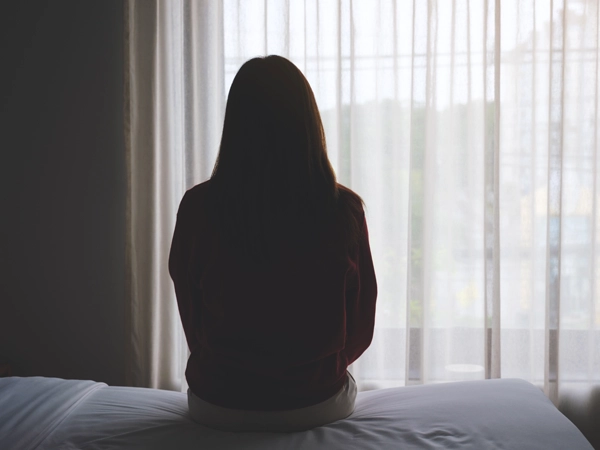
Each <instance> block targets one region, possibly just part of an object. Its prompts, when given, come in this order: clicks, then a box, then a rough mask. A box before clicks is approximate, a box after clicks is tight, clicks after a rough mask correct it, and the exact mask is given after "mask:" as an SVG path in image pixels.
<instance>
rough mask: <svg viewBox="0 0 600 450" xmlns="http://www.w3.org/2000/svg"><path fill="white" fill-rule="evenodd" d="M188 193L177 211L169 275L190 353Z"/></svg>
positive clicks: (192, 345)
mask: <svg viewBox="0 0 600 450" xmlns="http://www.w3.org/2000/svg"><path fill="white" fill-rule="evenodd" d="M188 194H189V191H188V192H186V194H185V195H184V196H183V199H182V200H181V203H180V204H179V210H178V211H177V222H176V224H175V231H174V233H173V240H172V242H171V251H170V253H169V274H170V275H171V279H172V280H173V284H174V285H175V295H176V297H177V305H178V307H179V316H180V317H181V323H182V325H183V331H184V332H185V338H186V340H187V344H188V348H189V349H190V352H192V351H194V348H195V347H196V346H197V345H198V341H197V339H196V336H195V333H194V329H195V324H194V322H193V320H194V309H193V297H194V295H193V286H192V283H190V279H189V266H190V264H191V260H190V259H191V255H192V248H193V234H192V230H193V227H192V220H193V217H192V215H191V214H190V213H191V211H190V205H188V204H187V203H188V202H189V195H188Z"/></svg>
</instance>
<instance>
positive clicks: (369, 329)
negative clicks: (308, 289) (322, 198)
mask: <svg viewBox="0 0 600 450" xmlns="http://www.w3.org/2000/svg"><path fill="white" fill-rule="evenodd" d="M376 300H377V280H376V278H375V269H374V267H373V260H372V258H371V248H370V246H369V231H368V228H367V221H366V219H365V218H364V215H363V223H362V229H361V238H360V244H359V247H358V257H357V274H356V277H355V278H354V279H353V280H352V283H351V286H348V287H347V289H346V348H345V353H346V356H347V357H348V364H352V363H353V362H354V361H356V360H357V359H358V357H359V356H360V355H362V354H363V353H364V351H365V350H366V349H367V348H368V347H369V345H371V341H372V340H373V330H374V328H375V303H376Z"/></svg>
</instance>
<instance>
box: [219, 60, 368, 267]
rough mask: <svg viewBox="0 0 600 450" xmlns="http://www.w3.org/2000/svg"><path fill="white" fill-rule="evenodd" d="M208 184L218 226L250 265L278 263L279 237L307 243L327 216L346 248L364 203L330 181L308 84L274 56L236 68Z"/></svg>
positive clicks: (353, 243) (357, 228)
mask: <svg viewBox="0 0 600 450" xmlns="http://www.w3.org/2000/svg"><path fill="white" fill-rule="evenodd" d="M209 186H210V192H211V195H210V196H209V198H211V199H212V202H210V205H211V206H212V208H213V213H214V215H215V216H216V218H217V220H218V224H219V227H218V229H219V231H220V232H221V234H222V235H223V236H224V237H225V239H226V240H227V241H228V242H230V243H232V244H233V246H234V247H235V248H237V249H239V250H240V251H241V252H242V254H243V255H245V256H246V257H248V258H249V259H250V260H251V261H253V262H255V263H256V264H259V265H262V264H270V263H274V262H276V261H275V259H274V255H275V254H276V251H275V246H276V245H277V239H279V238H281V237H285V238H287V239H289V240H291V241H293V242H295V243H297V244H299V247H298V248H303V249H307V248H309V247H310V243H311V242H315V239H314V237H315V236H316V234H315V233H318V232H319V230H320V229H322V228H323V227H325V226H327V225H328V224H331V223H333V222H336V223H339V224H340V227H341V230H339V233H340V235H341V236H343V239H344V241H345V244H346V247H347V248H348V249H350V248H352V247H354V246H356V245H357V242H358V239H359V233H360V224H359V223H358V220H360V219H359V215H360V211H361V210H362V207H363V205H364V202H363V200H362V198H360V196H358V195H357V194H356V193H354V192H353V191H351V190H350V189H348V188H345V187H343V186H341V185H339V184H338V183H337V182H336V176H335V172H334V170H333V168H332V167H331V164H330V162H329V159H328V158H327V148H326V144H325V133H324V130H323V124H322V122H321V115H320V114H319V109H318V107H317V103H316V101H315V97H314V94H313V91H312V89H311V87H310V85H309V84H308V81H307V80H306V78H305V77H304V75H302V72H300V70H299V69H298V68H297V67H296V66H295V65H294V64H293V63H292V62H290V61H289V60H287V59H285V58H282V57H280V56H276V55H271V56H267V57H264V58H253V59H251V60H249V61H247V62H246V63H244V65H242V67H241V68H240V70H239V71H238V73H237V74H236V76H235V78H234V80H233V83H232V85H231V89H230V91H229V97H228V99H227V106H226V110H225V121H224V124H223V134H222V137H221V146H220V150H219V155H218V157H217V161H216V163H215V166H214V169H213V171H212V176H211V180H210V183H209Z"/></svg>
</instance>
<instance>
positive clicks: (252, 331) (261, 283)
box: [169, 181, 377, 411]
mask: <svg viewBox="0 0 600 450" xmlns="http://www.w3.org/2000/svg"><path fill="white" fill-rule="evenodd" d="M209 182H210V181H207V182H205V183H201V184H199V185H197V186H195V187H193V188H192V189H190V190H188V191H187V192H186V194H185V195H184V197H183V199H182V201H181V204H180V206H179V211H178V213H177V224H176V226H175V233H174V235H173V242H172V245H171V253H170V256H169V272H170V274H171V278H172V279H173V283H174V284H175V292H176V295H177V303H178V306H179V313H180V315H181V322H182V324H183V329H184V331H185V336H186V339H187V343H188V346H189V349H190V352H191V355H190V358H189V360H188V364H187V369H186V372H185V374H186V378H187V381H188V384H189V386H190V389H191V391H192V392H193V393H194V394H196V395H197V396H198V397H200V398H201V399H203V400H205V401H207V402H209V403H212V404H215V405H219V406H223V407H226V408H235V409H244V410H259V411H276V410H286V409H296V408H302V407H305V406H310V405H313V404H316V403H319V402H321V401H324V400H326V399H327V398H329V397H331V396H332V395H333V394H335V393H336V392H337V391H339V390H340V389H341V388H342V386H343V385H344V383H345V381H346V368H347V367H348V365H349V364H351V363H352V362H354V361H355V360H356V359H357V358H358V357H359V356H360V355H361V354H362V353H363V352H364V351H365V350H366V349H367V347H368V346H369V345H370V343H371V340H372V338H373V327H374V323H375V300H376V298H377V282H376V279H375V271H374V269H373V261H372V259H371V250H370V248H369V236H368V231H367V223H366V221H365V216H364V211H362V212H361V217H359V223H360V224H361V240H360V245H359V249H358V251H357V252H356V253H355V254H351V255H350V254H349V255H347V257H346V258H339V250H338V253H337V254H334V253H335V251H334V250H335V248H336V245H335V244H334V243H335V242H336V237H337V236H338V235H339V233H336V230H333V229H332V230H326V233H324V235H323V236H322V237H320V238H319V239H322V243H321V242H320V243H319V244H320V245H318V246H316V247H315V248H316V250H314V251H313V252H312V254H307V255H305V256H301V255H298V254H297V252H292V251H286V250H285V247H284V246H285V243H283V242H282V243H281V246H282V247H280V248H283V252H284V253H283V254H285V255H288V254H289V259H287V260H285V261H284V262H283V263H281V264H279V265H278V266H277V267H276V269H274V270H270V271H268V272H265V271H261V270H260V269H257V268H255V267H252V266H251V265H247V264H246V265H244V264H243V263H242V262H241V260H240V258H239V257H236V255H235V254H234V253H233V251H232V250H231V249H228V248H227V246H221V245H219V242H218V239H216V237H215V236H216V233H215V231H214V228H211V227H212V225H211V223H210V222H209V221H208V220H206V215H205V214H204V210H203V201H204V195H205V193H206V187H207V184H208V183H209ZM338 248H339V247H338Z"/></svg>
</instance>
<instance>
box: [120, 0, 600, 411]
mask: <svg viewBox="0 0 600 450" xmlns="http://www.w3.org/2000/svg"><path fill="white" fill-rule="evenodd" d="M126 11H127V13H126V16H127V26H126V28H127V30H128V36H127V38H128V45H127V49H128V60H127V67H128V71H127V74H126V86H127V99H126V100H127V104H126V108H127V117H128V118H129V120H130V122H129V127H128V129H127V136H128V153H129V161H130V165H129V174H130V203H129V212H130V215H129V218H130V220H129V229H128V233H129V247H128V249H129V267H130V273H129V281H130V284H129V298H130V309H129V310H130V325H131V330H130V331H131V333H130V335H131V340H130V346H129V347H130V355H131V358H130V362H131V368H130V376H131V378H130V380H131V383H132V384H134V385H139V386H148V387H162V388H168V389H176V390H180V389H181V390H184V389H185V388H186V386H185V380H184V376H183V368H184V366H185V361H186V359H187V351H186V349H185V343H184V340H183V334H182V331H181V327H180V322H179V318H178V314H177V308H176V303H175V297H174V292H173V288H172V284H171V281H170V279H169V276H168V271H167V255H168V249H169V245H170V238H171V235H172V231H173V226H174V221H175V213H176V209H177V206H178V203H179V200H180V199H181V197H182V195H183V193H184V191H185V190H186V189H187V188H189V187H191V186H193V185H194V184H197V183H199V182H201V181H204V180H206V179H207V178H208V177H209V176H210V171H211V169H212V165H213V163H214V160H215V156H216V154H217V151H218V144H219V138H220V131H221V124H222V118H223V112H224V104H225V99H226V94H227V91H228V89H229V86H230V84H231V82H232V79H233V77H234V75H235V73H236V72H237V70H238V68H239V67H240V66H241V64H243V62H245V61H246V60H248V59H249V58H251V57H254V56H260V55H266V54H279V55H282V56H285V57H287V58H289V59H291V60H292V61H293V62H294V63H295V64H296V65H297V66H298V67H299V68H300V69H301V70H302V71H303V73H304V74H305V75H306V76H307V78H308V80H309V81H310V83H311V85H312V87H313V89H314V91H315V95H316V97H317V101H318V103H319V106H320V109H321V112H322V117H323V120H324V124H325V128H326V133H327V139H328V150H329V157H330V160H331V162H332V164H333V166H334V168H335V170H336V173H337V175H338V179H339V181H340V182H341V183H342V184H345V185H347V186H349V187H351V188H352V189H354V190H355V191H357V192H358V193H359V194H361V195H362V196H363V198H364V200H365V202H366V205H367V220H368V223H369V229H370V236H371V249H372V253H373V259H374V263H375V270H376V273H377V279H378V286H379V297H378V310H377V322H376V331H375V337H374V339H373V343H372V345H371V347H370V348H369V350H368V351H367V352H366V353H365V354H364V355H363V356H362V357H361V358H360V359H359V361H358V362H357V363H356V364H355V365H354V367H352V370H353V372H354V374H355V375H356V378H357V381H358V384H359V389H361V390H365V389H374V388H382V387H391V386H402V385H409V384H419V383H433V382H446V381H455V380H471V379H483V378H495V377H505V378H506V377H518V378H523V379H526V380H529V381H531V382H533V383H536V384H538V385H540V387H542V388H543V389H544V391H545V393H546V394H547V395H548V396H549V397H550V399H551V400H552V401H553V402H554V403H555V404H559V403H560V401H561V398H563V397H564V396H563V394H565V393H567V392H579V393H580V394H581V393H583V394H581V395H584V396H589V395H592V394H591V393H592V392H593V389H598V388H597V386H598V385H600V282H599V281H600V280H599V276H600V260H599V256H600V252H599V251H598V243H597V241H598V240H599V237H600V227H599V220H598V219H599V216H598V212H599V208H598V190H599V186H598V126H599V116H598V106H599V101H598V86H599V79H598V74H599V71H598V67H599V66H598V65H599V27H598V24H599V8H598V2H597V0H569V1H567V0H554V1H550V0H538V1H535V0H522V1H519V0H503V1H502V2H500V0H437V1H435V0H428V1H425V0H423V1H422V0H408V1H401V0H396V1H394V0H378V1H375V0H337V1H316V0H300V1H289V0H288V1H285V0H244V1H241V0H225V1H221V2H217V1H208V0H203V1H183V0H172V1H167V0H143V1H139V0H129V1H128V2H126ZM594 386H596V388H594ZM596 392H597V391H596ZM565 395H566V394H565ZM586 398H587V397H586Z"/></svg>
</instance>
